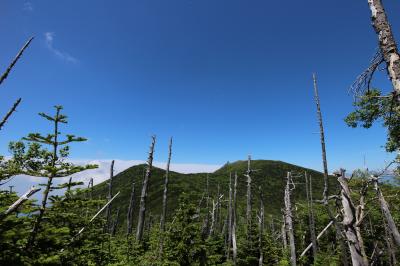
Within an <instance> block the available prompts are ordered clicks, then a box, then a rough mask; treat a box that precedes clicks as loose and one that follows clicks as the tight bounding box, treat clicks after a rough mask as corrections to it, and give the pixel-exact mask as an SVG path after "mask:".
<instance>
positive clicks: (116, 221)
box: [111, 208, 119, 236]
mask: <svg viewBox="0 0 400 266" xmlns="http://www.w3.org/2000/svg"><path fill="white" fill-rule="evenodd" d="M118 223H119V208H118V209H117V214H116V215H115V220H114V221H113V224H112V227H111V235H112V236H115V234H116V233H117V228H118Z"/></svg>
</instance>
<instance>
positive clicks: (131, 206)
mask: <svg viewBox="0 0 400 266" xmlns="http://www.w3.org/2000/svg"><path fill="white" fill-rule="evenodd" d="M132 179H133V182H132V189H131V196H130V199H129V207H128V214H127V217H126V226H127V228H126V235H127V236H129V235H130V234H132V225H133V209H134V206H135V178H132Z"/></svg>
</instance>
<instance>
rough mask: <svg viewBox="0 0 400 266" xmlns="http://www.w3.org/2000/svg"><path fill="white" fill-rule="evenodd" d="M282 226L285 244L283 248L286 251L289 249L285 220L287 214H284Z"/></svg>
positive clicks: (283, 242)
mask: <svg viewBox="0 0 400 266" xmlns="http://www.w3.org/2000/svg"><path fill="white" fill-rule="evenodd" d="M282 220H283V223H282V228H281V237H282V244H283V249H284V250H285V251H286V250H287V234H286V221H285V215H283V216H282Z"/></svg>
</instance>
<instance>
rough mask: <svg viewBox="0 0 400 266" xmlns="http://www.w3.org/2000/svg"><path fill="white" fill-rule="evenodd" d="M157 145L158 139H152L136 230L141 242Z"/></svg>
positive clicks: (138, 239) (137, 237) (137, 238)
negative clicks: (155, 146)
mask: <svg viewBox="0 0 400 266" xmlns="http://www.w3.org/2000/svg"><path fill="white" fill-rule="evenodd" d="M155 143H156V137H155V136H152V137H151V145H150V151H149V157H148V158H147V167H146V173H145V175H144V179H143V186H142V193H141V195H140V208H139V217H138V225H137V229H136V240H137V241H139V242H141V241H142V238H143V229H144V220H145V215H146V199H147V189H148V186H149V179H150V177H151V171H152V167H153V154H154V145H155Z"/></svg>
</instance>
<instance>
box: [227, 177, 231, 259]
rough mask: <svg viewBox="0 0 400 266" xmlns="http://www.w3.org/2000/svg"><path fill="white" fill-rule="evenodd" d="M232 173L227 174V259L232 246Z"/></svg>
mask: <svg viewBox="0 0 400 266" xmlns="http://www.w3.org/2000/svg"><path fill="white" fill-rule="evenodd" d="M232 222H233V213H232V173H230V174H229V202H228V248H227V252H226V253H227V256H226V258H227V260H229V259H230V257H231V246H232Z"/></svg>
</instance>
